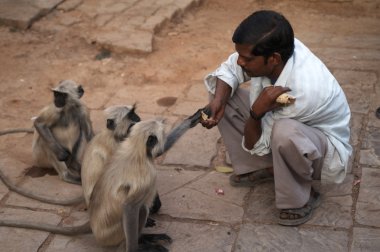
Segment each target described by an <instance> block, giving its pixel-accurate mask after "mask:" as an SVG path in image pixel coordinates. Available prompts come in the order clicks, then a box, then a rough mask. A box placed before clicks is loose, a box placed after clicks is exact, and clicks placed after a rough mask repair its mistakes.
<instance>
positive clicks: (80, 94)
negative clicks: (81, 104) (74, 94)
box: [78, 85, 84, 98]
mask: <svg viewBox="0 0 380 252" xmlns="http://www.w3.org/2000/svg"><path fill="white" fill-rule="evenodd" d="M83 94H84V89H83V87H82V86H81V85H79V86H78V97H79V98H81V97H82V96H83Z"/></svg>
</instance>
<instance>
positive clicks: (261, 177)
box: [230, 168, 273, 187]
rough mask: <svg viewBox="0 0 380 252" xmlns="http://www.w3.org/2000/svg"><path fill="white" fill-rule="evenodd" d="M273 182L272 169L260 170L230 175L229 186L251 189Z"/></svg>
mask: <svg viewBox="0 0 380 252" xmlns="http://www.w3.org/2000/svg"><path fill="white" fill-rule="evenodd" d="M271 180H273V168H267V169H262V170H258V171H254V172H250V173H246V174H242V175H236V174H232V175H231V176H230V184H231V185H232V186H236V187H251V186H255V185H257V184H260V183H264V182H266V181H271Z"/></svg>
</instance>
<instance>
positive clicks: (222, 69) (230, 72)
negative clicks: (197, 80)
mask: <svg viewBox="0 0 380 252" xmlns="http://www.w3.org/2000/svg"><path fill="white" fill-rule="evenodd" d="M238 57H239V55H238V53H236V52H235V53H233V54H231V55H230V56H229V57H228V59H227V60H226V61H225V62H223V63H222V64H221V65H220V66H219V68H217V69H216V70H215V71H214V72H212V73H210V74H208V75H207V76H206V77H205V79H204V83H205V85H206V88H207V90H208V91H209V92H211V93H212V94H215V88H216V80H217V78H218V79H220V80H222V81H224V82H225V83H227V84H228V85H229V86H230V87H231V88H232V92H231V96H232V95H233V94H234V93H235V90H236V89H237V88H238V86H239V85H240V84H241V83H243V82H246V81H248V80H249V79H250V78H249V76H247V75H246V74H245V73H244V71H243V69H242V68H241V67H240V66H239V65H238V64H237V59H238Z"/></svg>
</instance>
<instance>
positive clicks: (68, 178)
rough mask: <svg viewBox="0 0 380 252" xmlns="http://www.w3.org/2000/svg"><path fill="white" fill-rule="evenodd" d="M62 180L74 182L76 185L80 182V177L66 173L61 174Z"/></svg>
mask: <svg viewBox="0 0 380 252" xmlns="http://www.w3.org/2000/svg"><path fill="white" fill-rule="evenodd" d="M62 180H63V181H65V182H67V183H71V184H76V185H81V184H82V180H81V177H77V176H73V175H71V174H70V173H66V174H65V175H64V176H62Z"/></svg>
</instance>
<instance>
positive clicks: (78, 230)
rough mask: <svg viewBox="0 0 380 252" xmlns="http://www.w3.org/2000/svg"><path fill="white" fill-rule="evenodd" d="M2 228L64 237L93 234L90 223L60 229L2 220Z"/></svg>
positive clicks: (0, 224)
mask: <svg viewBox="0 0 380 252" xmlns="http://www.w3.org/2000/svg"><path fill="white" fill-rule="evenodd" d="M0 226H5V227H15V228H26V229H34V230H40V231H46V232H50V233H54V234H62V235H70V236H72V235H79V234H88V233H91V232H92V231H91V227H90V222H86V223H84V224H83V225H80V226H74V227H58V226H54V225H49V224H44V223H36V222H29V221H19V220H0Z"/></svg>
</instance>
